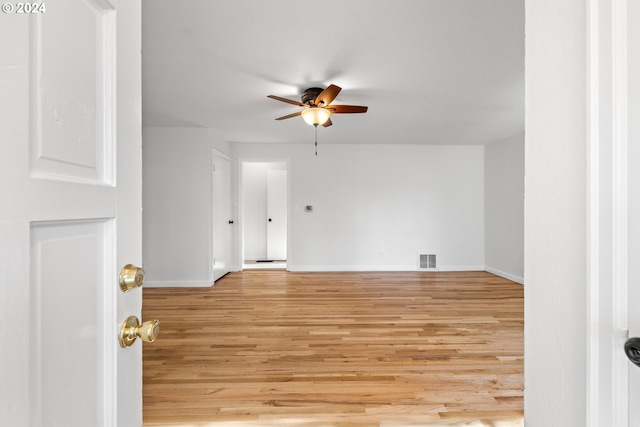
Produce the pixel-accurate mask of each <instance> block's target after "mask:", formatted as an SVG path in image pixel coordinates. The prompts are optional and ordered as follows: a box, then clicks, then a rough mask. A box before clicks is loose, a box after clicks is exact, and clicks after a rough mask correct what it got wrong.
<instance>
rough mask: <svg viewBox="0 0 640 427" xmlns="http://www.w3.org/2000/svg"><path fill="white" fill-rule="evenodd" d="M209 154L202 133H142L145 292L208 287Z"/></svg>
mask: <svg viewBox="0 0 640 427" xmlns="http://www.w3.org/2000/svg"><path fill="white" fill-rule="evenodd" d="M211 148H216V149H218V150H219V151H221V152H223V154H228V152H229V147H228V144H227V143H224V142H221V141H220V139H219V138H217V137H216V135H215V134H214V133H212V132H211V131H210V130H208V129H203V128H151V127H145V128H143V131H142V186H143V196H142V206H143V221H142V224H143V225H142V245H143V248H142V253H143V263H144V269H145V273H146V279H145V286H148V287H152V286H210V285H211V284H212V271H211V260H212V259H213V254H212V253H211V221H212V216H211V215H212V213H211V212H212V211H211V206H212V205H211V203H212V199H211Z"/></svg>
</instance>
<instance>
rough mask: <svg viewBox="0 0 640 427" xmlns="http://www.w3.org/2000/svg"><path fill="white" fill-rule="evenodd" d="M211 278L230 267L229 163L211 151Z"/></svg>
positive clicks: (227, 270) (224, 272) (225, 272)
mask: <svg viewBox="0 0 640 427" xmlns="http://www.w3.org/2000/svg"><path fill="white" fill-rule="evenodd" d="M212 163H213V167H212V171H213V172H212V180H213V184H212V187H213V195H212V203H213V206H212V212H213V238H212V242H213V245H212V249H213V251H212V252H213V263H212V265H213V280H214V281H215V280H218V279H219V278H221V277H222V276H224V275H225V274H227V273H228V272H229V271H230V268H231V227H232V226H233V223H232V222H231V221H233V220H232V218H231V164H230V161H229V158H228V157H226V156H225V155H223V154H221V153H218V152H216V151H214V152H213V160H212ZM234 222H235V221H234Z"/></svg>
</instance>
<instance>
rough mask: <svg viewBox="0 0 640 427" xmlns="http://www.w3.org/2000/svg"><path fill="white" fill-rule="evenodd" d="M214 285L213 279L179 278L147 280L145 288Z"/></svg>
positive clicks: (208, 286) (207, 286)
mask: <svg viewBox="0 0 640 427" xmlns="http://www.w3.org/2000/svg"><path fill="white" fill-rule="evenodd" d="M211 286H213V280H208V281H199V280H195V281H178V280H174V281H171V280H167V281H160V280H145V281H144V287H145V288H210V287H211Z"/></svg>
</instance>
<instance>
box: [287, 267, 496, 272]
mask: <svg viewBox="0 0 640 427" xmlns="http://www.w3.org/2000/svg"><path fill="white" fill-rule="evenodd" d="M289 271H295V272H316V271H317V272H341V271H355V272H367V271H389V272H398V271H413V272H425V273H431V272H432V271H430V270H429V271H427V270H417V269H416V266H415V265H310V266H305V265H302V266H294V265H289ZM438 271H440V272H444V271H484V266H482V265H445V266H442V265H441V266H440V267H438Z"/></svg>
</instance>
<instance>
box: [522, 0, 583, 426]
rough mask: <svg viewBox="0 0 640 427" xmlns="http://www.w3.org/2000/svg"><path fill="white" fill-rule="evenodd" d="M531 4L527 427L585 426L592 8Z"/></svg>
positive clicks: (573, 0)
mask: <svg viewBox="0 0 640 427" xmlns="http://www.w3.org/2000/svg"><path fill="white" fill-rule="evenodd" d="M525 7H526V28H525V33H526V37H525V47H526V52H527V53H526V64H525V65H526V79H525V81H526V87H525V93H526V105H525V111H526V128H525V134H526V137H525V138H526V142H525V170H526V174H525V287H524V289H525V334H524V336H525V390H526V392H525V423H526V425H527V426H531V427H538V426H564V427H572V426H575V427H584V426H586V425H587V420H586V416H585V414H586V393H585V390H586V381H585V378H586V376H587V369H586V357H587V347H586V344H585V337H586V330H587V329H586V328H587V326H586V283H587V277H586V271H587V269H586V238H585V232H586V211H587V209H586V194H585V193H586V171H585V165H586V154H585V147H586V129H587V122H586V100H585V94H586V65H587V63H586V57H585V52H586V40H585V37H586V34H587V31H586V27H585V25H586V24H585V22H586V18H585V14H586V6H585V2H584V1H581V0H565V1H562V2H553V1H545V2H537V1H530V2H525Z"/></svg>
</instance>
